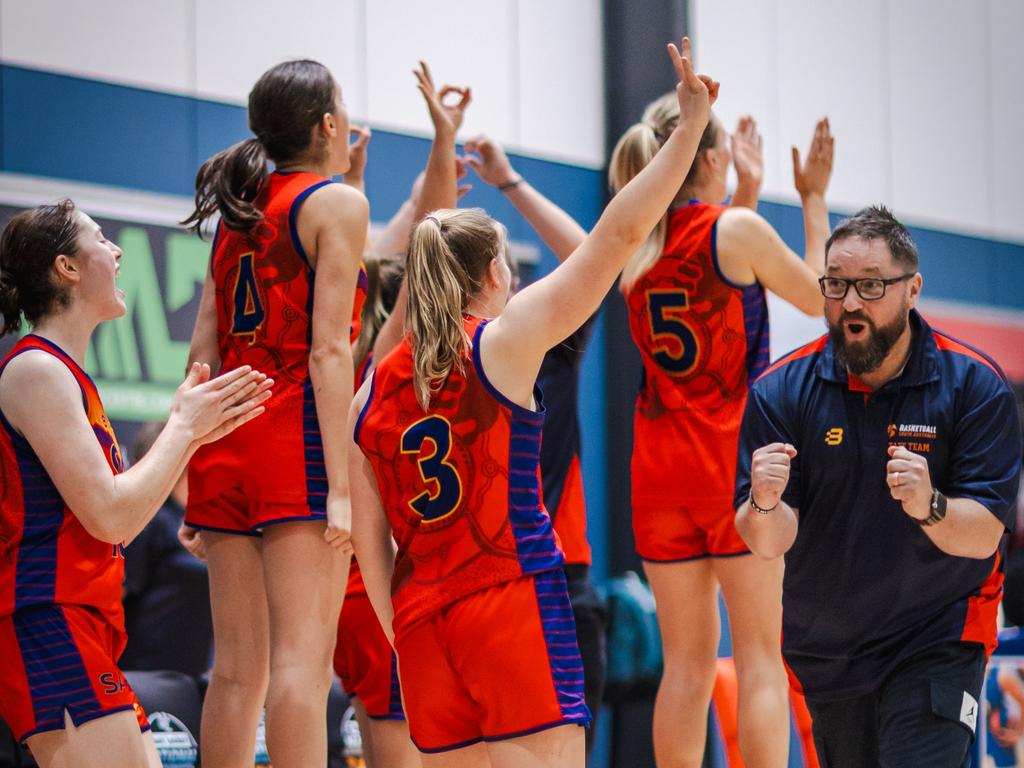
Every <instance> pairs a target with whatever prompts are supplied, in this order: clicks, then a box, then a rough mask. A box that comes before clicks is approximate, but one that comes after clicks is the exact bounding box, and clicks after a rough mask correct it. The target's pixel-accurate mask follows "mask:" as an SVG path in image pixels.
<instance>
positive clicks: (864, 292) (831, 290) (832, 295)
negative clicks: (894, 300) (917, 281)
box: [818, 272, 917, 301]
mask: <svg viewBox="0 0 1024 768" xmlns="http://www.w3.org/2000/svg"><path fill="white" fill-rule="evenodd" d="M916 274H917V273H916V272H911V273H910V274H909V275H900V276H899V277H887V278H881V277H862V278H860V279H859V280H847V279H846V278H844V277H819V278H818V285H820V286H821V294H822V295H823V296H824V297H825V298H826V299H845V298H846V292H847V291H849V290H850V286H851V285H852V286H853V287H854V289H856V291H857V295H858V296H860V297H861V298H862V299H864V300H865V301H875V300H876V299H880V298H882V297H883V296H885V289H886V287H887V286H890V285H893V284H895V283H900V282H903V281H904V280H909V279H910V278H911V277H913V276H914V275H916Z"/></svg>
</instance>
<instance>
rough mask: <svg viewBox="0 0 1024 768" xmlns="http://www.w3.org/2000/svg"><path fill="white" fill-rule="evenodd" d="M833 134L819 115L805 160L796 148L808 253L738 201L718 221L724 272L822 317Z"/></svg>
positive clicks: (794, 149) (795, 159) (741, 282)
mask: <svg viewBox="0 0 1024 768" xmlns="http://www.w3.org/2000/svg"><path fill="white" fill-rule="evenodd" d="M832 157H833V139H832V134H831V132H830V131H829V125H828V119H827V118H823V119H821V120H819V121H818V124H817V126H816V127H815V131H814V138H813V140H812V141H811V151H810V152H809V153H808V155H807V160H806V162H801V160H800V152H799V151H798V150H797V149H796V147H794V148H793V174H794V178H795V180H796V186H797V190H798V191H799V192H800V200H801V205H802V207H803V215H804V244H805V249H806V250H805V257H804V258H803V259H801V258H800V257H799V256H798V255H797V254H796V253H794V252H793V251H792V250H791V249H790V248H789V246H787V245H786V244H785V242H783V240H782V238H781V237H779V235H778V233H777V232H776V231H775V230H774V229H773V228H772V225H771V224H769V223H768V222H767V221H765V220H764V219H763V218H762V217H761V216H760V215H759V214H757V213H755V212H754V211H752V210H748V209H747V208H745V207H736V206H733V207H732V208H729V209H728V210H727V211H725V212H724V213H723V214H722V216H721V218H720V219H719V221H718V231H717V248H718V260H719V265H720V268H721V269H722V272H723V274H725V276H726V277H727V278H729V279H730V280H732V281H733V282H735V283H738V284H740V285H747V284H750V283H752V282H754V281H755V280H756V281H757V282H759V283H760V284H761V285H763V286H764V287H765V288H767V289H768V290H770V291H772V292H773V293H775V294H778V295H779V296H781V297H782V298H783V299H785V300H786V301H788V302H789V303H790V304H792V305H793V306H795V307H796V308H797V309H799V310H801V311H802V312H805V313H806V314H808V315H813V316H818V317H820V316H821V315H822V314H823V313H824V311H825V302H824V299H823V298H822V296H821V289H820V288H819V287H818V277H820V276H821V274H822V273H823V272H824V270H825V241H826V240H827V239H828V235H829V223H828V208H827V206H826V205H825V190H826V188H827V187H828V181H829V178H830V176H831V174H832Z"/></svg>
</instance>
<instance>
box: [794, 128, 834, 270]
mask: <svg viewBox="0 0 1024 768" xmlns="http://www.w3.org/2000/svg"><path fill="white" fill-rule="evenodd" d="M792 151H793V184H794V186H796V191H797V192H799V193H800V206H801V207H802V208H803V212H804V249H805V250H804V253H805V261H806V263H807V266H809V267H810V268H811V270H813V272H814V274H815V276H816V277H819V276H821V275H822V274H824V272H825V241H826V240H828V235H829V232H830V231H831V227H829V223H828V206H827V205H825V191H826V190H827V189H828V182H829V179H831V178H832V159H833V157H834V155H835V139H834V138H833V137H832V130H831V127H830V126H829V124H828V118H827V117H823V118H821V119H820V120H819V121H818V122H817V124H816V125H815V126H814V137H813V138H812V139H811V149H810V151H809V152H808V153H807V160H806V161H804V162H801V160H800V150H799V149H797V148H796V147H795V146H794V147H793V150H792Z"/></svg>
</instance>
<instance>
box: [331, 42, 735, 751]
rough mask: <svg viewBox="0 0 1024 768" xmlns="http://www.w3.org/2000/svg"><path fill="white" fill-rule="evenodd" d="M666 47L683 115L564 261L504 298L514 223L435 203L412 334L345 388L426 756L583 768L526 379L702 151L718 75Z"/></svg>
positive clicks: (382, 591)
mask: <svg viewBox="0 0 1024 768" xmlns="http://www.w3.org/2000/svg"><path fill="white" fill-rule="evenodd" d="M669 50H670V55H671V57H672V60H673V63H674V65H675V67H676V71H677V73H678V75H679V78H680V81H681V82H680V84H679V86H678V87H677V97H678V101H679V105H680V112H681V115H682V119H681V120H680V121H679V123H678V125H677V127H676V128H675V130H673V131H672V135H671V136H670V137H667V141H666V143H665V147H664V149H663V151H662V153H661V154H660V156H659V157H658V158H657V159H655V160H654V161H653V162H652V163H651V164H650V167H649V168H648V169H647V170H645V171H644V172H643V173H642V174H640V177H639V178H638V179H637V180H636V181H635V182H634V183H632V184H630V185H629V187H628V189H626V190H624V191H623V193H622V194H620V195H619V196H617V197H616V198H615V199H614V200H613V201H612V202H611V204H610V205H609V207H608V209H607V210H606V211H605V214H604V215H603V216H602V218H601V220H600V221H599V222H598V223H597V225H596V227H595V228H594V231H593V233H592V234H591V236H590V237H589V238H587V240H586V241H585V242H584V243H583V244H582V245H581V246H580V247H579V248H578V249H577V250H576V253H575V254H574V255H573V256H571V257H569V258H568V259H567V260H566V262H565V263H564V264H563V265H561V266H560V267H559V268H558V269H556V270H555V271H554V272H553V273H551V274H550V275H548V276H547V277H545V278H544V279H542V280H539V281H537V282H536V283H534V284H532V285H531V286H529V287H528V288H526V289H524V290H523V291H521V292H519V293H518V294H517V295H516V296H515V297H513V298H512V299H511V300H509V299H508V296H509V289H510V281H511V274H510V269H509V264H508V253H507V250H508V249H507V243H506V238H505V233H504V230H503V228H501V227H500V225H498V224H497V223H496V222H495V221H494V220H493V219H491V218H489V217H488V216H487V215H486V214H485V213H484V212H483V211H481V210H479V209H469V210H462V211H457V210H438V211H435V212H434V213H433V214H430V215H428V216H427V217H426V218H425V219H424V220H423V221H421V222H420V223H419V224H418V225H417V226H416V229H415V230H414V231H413V236H412V242H411V247H410V253H409V262H408V284H409V327H410V335H409V336H408V337H406V340H404V341H403V342H402V344H401V345H400V346H399V347H398V348H397V349H396V350H395V351H394V352H392V353H391V354H390V355H388V357H387V358H386V359H385V360H382V361H381V362H380V363H379V364H378V367H377V370H376V371H375V372H374V374H373V376H372V377H371V378H370V379H369V380H368V381H367V382H366V384H364V385H363V387H362V388H361V389H360V391H359V393H358V394H357V396H356V399H355V401H354V404H353V408H352V412H351V414H350V423H351V424H352V426H353V437H354V439H355V441H356V443H357V444H358V446H359V447H360V449H361V454H360V453H356V452H355V451H353V452H352V454H351V456H350V473H349V474H350V477H351V478H352V479H353V493H354V496H353V498H354V502H355V507H354V513H355V515H356V517H355V520H354V527H353V532H354V535H355V544H356V551H357V555H358V557H359V560H360V565H361V567H362V570H363V577H364V580H365V581H366V586H367V591H368V593H369V595H370V599H371V601H372V602H373V604H374V608H375V610H376V611H377V613H378V615H379V616H380V618H381V624H382V626H383V627H384V629H385V631H386V632H387V633H388V635H389V637H393V639H394V645H395V650H396V651H397V653H398V659H399V674H400V677H401V681H402V690H403V694H404V698H405V704H406V715H407V716H408V718H409V729H410V732H411V735H412V738H413V741H414V742H416V744H417V746H418V747H419V748H420V750H421V752H423V763H424V765H426V766H431V765H445V766H478V765H480V766H482V765H491V766H495V767H496V768H504V766H521V765H545V766H569V765H573V766H577V765H581V764H582V763H583V754H584V744H583V732H582V730H581V729H580V728H579V727H576V726H579V725H583V724H585V723H586V722H587V721H588V720H589V719H590V718H589V713H588V711H587V708H586V705H585V704H584V702H583V695H582V694H583V685H582V675H581V668H580V667H581V664H580V660H579V652H578V649H577V646H576V642H575V630H574V625H573V620H572V609H571V607H570V605H569V601H568V595H567V594H566V587H565V577H564V575H563V573H562V571H561V566H562V563H563V559H564V558H563V555H562V553H561V551H560V549H559V548H558V546H557V544H556V541H555V538H554V534H553V532H552V528H551V521H550V518H549V517H548V515H547V513H546V512H545V511H544V509H543V506H542V505H541V488H540V482H539V477H538V472H537V469H538V461H539V450H540V437H541V435H540V432H541V425H542V423H543V418H544V416H543V407H542V405H541V403H540V402H539V398H537V397H535V394H534V382H535V380H536V378H537V373H538V371H539V369H540V365H541V361H542V360H543V357H544V354H545V353H546V352H547V350H548V349H550V348H551V347H552V346H554V345H555V344H557V343H558V342H559V341H561V340H562V339H564V338H565V337H566V336H568V335H569V334H571V333H572V332H573V331H574V330H575V329H576V328H578V327H579V326H580V325H581V324H582V323H583V322H584V321H585V320H586V319H587V318H588V317H589V316H590V315H591V314H592V313H593V312H594V311H595V310H596V309H597V307H598V304H599V303H600V301H601V298H602V296H603V295H604V293H605V291H607V289H608V287H609V286H610V285H611V284H612V282H613V281H614V279H615V275H616V274H617V273H618V272H619V270H620V269H621V267H622V265H623V264H624V263H625V262H626V260H627V258H628V257H629V255H630V254H631V253H632V252H633V251H634V250H635V249H636V248H637V247H639V245H640V244H641V242H642V241H643V239H644V238H645V237H646V236H647V234H648V233H649V231H650V228H651V227H653V226H654V224H655V223H656V222H657V220H658V218H659V216H660V215H661V211H662V210H663V209H664V208H665V207H667V206H668V204H669V203H670V202H671V201H672V198H673V196H674V195H675V193H676V192H677V191H678V189H679V185H680V184H681V183H682V181H683V178H684V177H685V174H686V169H687V168H688V167H689V165H690V162H691V161H692V159H693V154H694V152H695V151H696V147H697V144H698V140H699V137H700V133H701V132H702V130H703V128H704V125H705V122H706V120H707V116H708V114H709V106H710V103H711V102H712V101H713V100H714V97H715V95H716V94H717V87H718V86H717V83H714V82H712V81H711V80H710V79H709V78H706V77H704V78H698V77H697V76H696V75H694V73H693V70H692V69H691V67H690V61H689V54H690V48H689V41H688V40H684V41H683V56H680V54H679V51H678V50H677V49H676V47H675V46H674V45H670V46H669ZM506 302H508V306H507V307H506V306H505V304H506ZM486 318H494V319H493V320H488V319H486ZM385 510H386V512H385ZM392 530H393V531H394V534H395V539H396V540H397V543H398V557H397V560H396V559H395V557H394V554H393V552H392V545H391V533H392ZM392 575H393V577H394V579H393V584H394V587H393V589H392V587H391V585H392ZM510 686H511V690H513V691H514V694H512V695H510ZM438 753H442V754H438Z"/></svg>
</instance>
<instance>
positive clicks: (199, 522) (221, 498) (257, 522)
mask: <svg viewBox="0 0 1024 768" xmlns="http://www.w3.org/2000/svg"><path fill="white" fill-rule="evenodd" d="M325 519H327V514H326V513H325V512H322V511H313V510H311V509H310V507H309V505H307V504H291V503H287V504H283V503H279V502H268V501H259V500H256V499H249V498H247V497H246V495H245V494H244V493H243V492H242V489H241V488H231V489H230V490H227V491H224V492H223V493H221V494H220V495H218V496H214V497H213V498H212V499H207V500H206V501H200V502H189V504H188V508H187V510H186V511H185V523H186V524H187V525H190V526H192V527H193V528H199V529H201V530H205V531H217V532H218V533H237V534H241V535H245V536H259V535H260V532H261V531H262V530H263V528H265V527H266V526H268V525H275V524H277V523H290V522H298V521H303V520H325Z"/></svg>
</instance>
